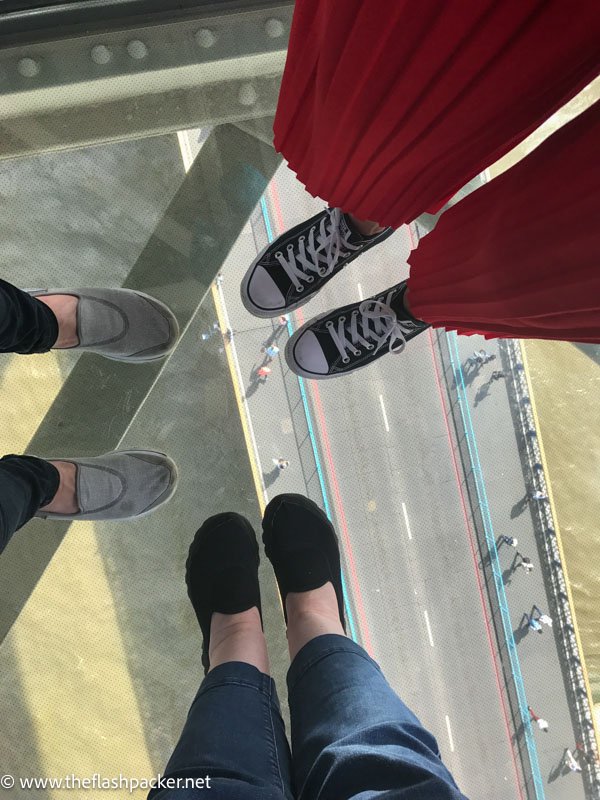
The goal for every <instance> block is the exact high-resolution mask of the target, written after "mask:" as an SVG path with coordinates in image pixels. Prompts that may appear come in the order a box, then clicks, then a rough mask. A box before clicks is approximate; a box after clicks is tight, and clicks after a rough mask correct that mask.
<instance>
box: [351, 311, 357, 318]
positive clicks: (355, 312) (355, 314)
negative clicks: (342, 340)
mask: <svg viewBox="0 0 600 800" xmlns="http://www.w3.org/2000/svg"><path fill="white" fill-rule="evenodd" d="M352 316H353V317H358V311H357V310H356V309H354V311H353V312H352Z"/></svg>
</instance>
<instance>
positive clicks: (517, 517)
mask: <svg viewBox="0 0 600 800" xmlns="http://www.w3.org/2000/svg"><path fill="white" fill-rule="evenodd" d="M451 335H452V336H453V334H451ZM457 345H458V353H459V355H460V358H461V362H462V365H463V371H464V376H465V383H466V392H467V398H468V402H469V415H470V418H471V420H472V424H473V429H474V432H475V437H476V441H477V449H478V455H479V459H480V462H481V465H482V471H483V477H484V481H485V490H486V495H487V503H488V507H489V512H490V518H491V522H492V526H493V531H494V534H495V536H496V541H497V546H498V554H499V558H500V563H501V566H502V568H503V574H502V578H503V582H504V586H505V591H506V596H507V599H508V605H509V610H510V618H511V621H512V627H513V635H514V638H515V642H516V644H517V654H518V658H519V662H520V666H521V672H522V675H523V682H524V686H525V691H526V695H527V701H528V704H529V705H530V707H531V708H532V709H533V711H534V714H535V715H536V716H539V717H541V718H542V719H545V720H547V722H548V730H547V731H543V730H540V729H539V728H538V726H537V725H535V724H534V731H535V741H536V749H537V752H538V756H539V762H540V768H541V772H542V777H543V779H544V784H545V786H544V791H545V796H546V797H547V798H557V800H558V798H569V800H578V798H584V797H585V792H584V785H583V781H582V777H581V775H579V774H576V773H573V772H572V771H571V770H570V769H569V767H568V765H567V764H566V762H565V750H566V748H571V749H573V748H574V747H575V743H576V741H577V735H576V732H575V730H574V727H573V721H572V716H571V710H570V708H569V705H568V701H567V696H566V693H565V687H564V681H563V670H562V666H561V662H560V658H559V651H558V647H557V642H556V639H555V637H556V636H557V635H559V633H558V631H557V630H556V628H555V627H549V626H548V625H547V624H546V625H544V624H540V630H539V631H538V630H536V629H535V626H534V627H531V626H530V625H529V624H528V620H529V618H530V617H533V618H534V619H537V618H539V617H540V613H539V612H540V611H541V612H542V613H543V612H546V614H545V615H544V616H547V609H548V608H549V607H551V598H550V597H549V596H548V594H547V591H546V585H545V581H544V568H543V563H542V561H541V558H540V550H539V548H538V542H537V541H536V534H535V528H534V523H533V518H532V515H531V505H532V504H535V503H538V502H545V501H544V499H543V498H539V499H537V498H534V497H533V496H532V495H531V494H529V495H528V492H527V488H526V485H525V481H524V477H523V469H522V463H521V456H520V453H519V447H518V441H517V437H516V435H515V431H514V424H513V418H512V415H511V410H510V402H509V396H508V392H507V386H506V382H505V381H506V378H505V379H500V380H492V374H493V372H494V371H495V370H498V369H500V368H501V360H500V351H499V343H498V341H496V340H487V341H486V340H485V339H484V338H483V337H457ZM480 348H483V349H485V350H486V351H487V352H488V353H490V354H491V355H493V356H495V357H496V358H495V359H494V360H491V361H490V362H489V363H488V364H479V365H477V366H473V364H472V354H473V351H474V350H475V351H476V350H478V349H480ZM503 536H508V537H514V538H516V539H517V540H518V547H517V548H516V549H515V548H513V547H510V546H509V545H508V544H507V543H506V542H503V541H502V537H503ZM523 556H524V557H525V558H526V559H527V560H528V562H529V566H530V567H531V569H529V568H525V569H523V568H520V567H521V566H522V565H523V558H522V557H523ZM525 566H526V567H527V562H526V563H525ZM536 607H537V611H536ZM540 634H541V635H540Z"/></svg>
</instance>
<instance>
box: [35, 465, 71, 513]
mask: <svg viewBox="0 0 600 800" xmlns="http://www.w3.org/2000/svg"><path fill="white" fill-rule="evenodd" d="M48 463H49V464H52V466H53V467H55V468H56V469H57V470H58V474H59V484H58V489H57V491H56V494H55V495H54V497H53V498H52V500H51V501H50V502H49V503H48V504H47V505H45V506H42V507H41V508H40V511H48V512H52V513H54V514H76V513H77V512H78V511H79V504H78V503H77V467H76V466H75V464H72V463H71V462H69V461H49V462H48Z"/></svg>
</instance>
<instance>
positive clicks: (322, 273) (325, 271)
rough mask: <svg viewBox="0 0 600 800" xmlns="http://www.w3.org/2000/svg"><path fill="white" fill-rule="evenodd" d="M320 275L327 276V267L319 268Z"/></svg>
mask: <svg viewBox="0 0 600 800" xmlns="http://www.w3.org/2000/svg"><path fill="white" fill-rule="evenodd" d="M319 275H320V276H321V277H322V278H324V277H325V275H327V270H326V269H320V270H319Z"/></svg>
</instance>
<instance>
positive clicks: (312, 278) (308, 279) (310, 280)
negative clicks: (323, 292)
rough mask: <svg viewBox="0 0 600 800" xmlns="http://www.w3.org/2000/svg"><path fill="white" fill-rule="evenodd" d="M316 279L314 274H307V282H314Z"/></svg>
mask: <svg viewBox="0 0 600 800" xmlns="http://www.w3.org/2000/svg"><path fill="white" fill-rule="evenodd" d="M314 280H315V279H314V277H313V276H312V275H307V276H306V282H307V283H313V282H314Z"/></svg>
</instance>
